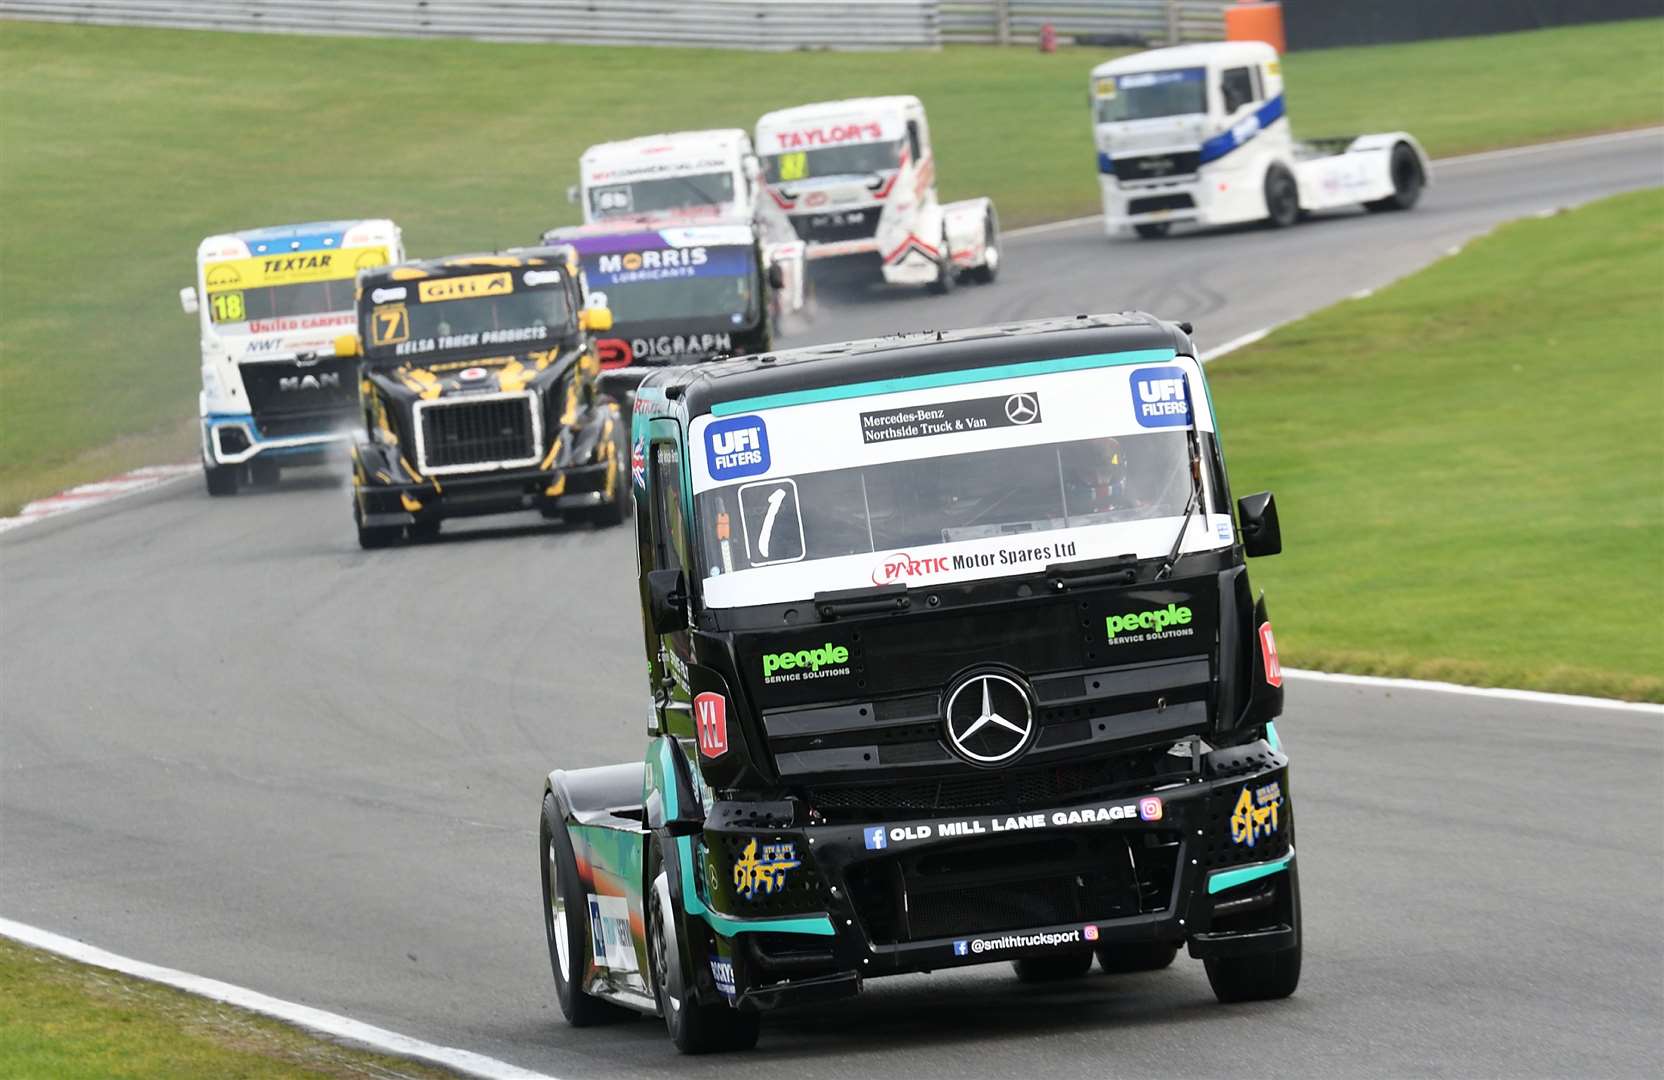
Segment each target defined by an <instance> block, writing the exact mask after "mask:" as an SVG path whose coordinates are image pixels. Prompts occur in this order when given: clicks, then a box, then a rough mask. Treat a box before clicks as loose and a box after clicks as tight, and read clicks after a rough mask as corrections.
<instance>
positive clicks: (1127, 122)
mask: <svg viewBox="0 0 1664 1080" xmlns="http://www.w3.org/2000/svg"><path fill="white" fill-rule="evenodd" d="M1090 93H1091V103H1092V125H1093V133H1094V136H1095V138H1096V142H1097V147H1098V174H1099V175H1098V179H1099V182H1100V184H1101V185H1102V187H1103V198H1104V227H1105V229H1106V230H1107V231H1108V233H1109V235H1110V236H1112V237H1113V236H1120V235H1124V234H1125V233H1126V232H1127V230H1128V229H1129V228H1131V229H1132V230H1133V231H1135V232H1137V233H1138V235H1139V236H1142V237H1145V238H1154V237H1159V236H1165V235H1167V231H1168V229H1169V228H1170V227H1171V226H1172V225H1173V223H1175V222H1180V221H1189V222H1194V223H1196V224H1198V225H1204V226H1207V225H1232V224H1237V223H1241V222H1249V221H1268V222H1270V223H1271V224H1272V225H1274V226H1278V227H1283V226H1288V225H1292V224H1294V223H1295V222H1296V221H1298V220H1299V219H1300V217H1301V215H1302V214H1305V213H1308V212H1311V211H1315V210H1329V209H1334V208H1336V207H1342V206H1355V205H1358V204H1362V205H1363V206H1364V207H1365V208H1366V209H1368V210H1371V211H1381V210H1408V209H1409V208H1410V207H1412V206H1414V205H1415V204H1416V200H1417V199H1419V198H1420V197H1421V190H1422V188H1424V187H1426V186H1427V185H1428V184H1430V183H1431V182H1432V178H1433V170H1432V165H1431V163H1430V162H1429V161H1428V159H1427V155H1426V154H1425V153H1423V152H1422V149H1421V145H1420V144H1419V143H1417V142H1416V140H1415V138H1414V137H1413V136H1411V135H1409V134H1407V133H1405V132H1402V131H1391V132H1386V133H1384V134H1379V135H1358V136H1349V137H1346V138H1331V139H1313V140H1310V141H1306V142H1297V141H1296V140H1295V139H1294V137H1293V136H1292V135H1291V134H1290V133H1289V121H1288V115H1287V111H1286V109H1285V107H1284V102H1283V75H1282V64H1281V62H1280V61H1279V60H1278V58H1277V50H1276V49H1274V48H1272V47H1271V46H1270V45H1267V44H1265V43H1263V42H1258V41H1222V42H1213V43H1210V44H1204V45H1181V46H1178V47H1176V48H1171V49H1154V50H1152V51H1150V52H1142V53H1135V54H1134V55H1132V56H1123V57H1120V58H1118V59H1115V60H1111V61H1108V62H1107V63H1103V64H1099V65H1098V66H1097V67H1095V68H1093V69H1092V80H1091V90H1090Z"/></svg>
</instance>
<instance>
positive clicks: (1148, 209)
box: [1127, 194, 1196, 214]
mask: <svg viewBox="0 0 1664 1080" xmlns="http://www.w3.org/2000/svg"><path fill="white" fill-rule="evenodd" d="M1195 205H1196V200H1195V199H1192V198H1191V197H1190V196H1189V195H1182V194H1181V195H1152V196H1150V197H1149V198H1147V199H1134V200H1132V202H1130V203H1128V204H1127V213H1129V214H1151V213H1154V212H1155V211H1157V210H1189V209H1190V208H1192V207H1193V206H1195Z"/></svg>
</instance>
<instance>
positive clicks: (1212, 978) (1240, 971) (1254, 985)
mask: <svg viewBox="0 0 1664 1080" xmlns="http://www.w3.org/2000/svg"><path fill="white" fill-rule="evenodd" d="M1203 964H1204V965H1205V966H1206V967H1207V970H1208V985H1209V986H1211V987H1213V996H1214V997H1216V998H1218V999H1219V1002H1220V1004H1222V1005H1230V1004H1233V1003H1235V1002H1239V1001H1274V1000H1276V999H1278V998H1286V997H1288V996H1289V995H1290V994H1292V993H1294V988H1295V987H1297V986H1299V985H1300V946H1298V945H1296V946H1295V947H1294V948H1292V949H1284V950H1283V951H1282V952H1274V953H1262V954H1260V955H1259V956H1234V957H1230V958H1228V959H1226V958H1220V959H1214V960H1204V961H1203Z"/></svg>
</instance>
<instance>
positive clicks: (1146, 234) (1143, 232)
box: [1132, 221, 1173, 240]
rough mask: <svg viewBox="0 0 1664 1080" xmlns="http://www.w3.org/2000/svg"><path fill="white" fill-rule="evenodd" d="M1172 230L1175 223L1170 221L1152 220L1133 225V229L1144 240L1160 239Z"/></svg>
mask: <svg viewBox="0 0 1664 1080" xmlns="http://www.w3.org/2000/svg"><path fill="white" fill-rule="evenodd" d="M1172 230H1173V223H1172V222H1170V221H1152V222H1149V223H1148V224H1145V225H1134V226H1133V227H1132V231H1133V232H1135V233H1137V234H1138V235H1139V238H1140V239H1143V240H1160V239H1161V238H1162V237H1164V236H1166V235H1167V234H1168V233H1169V232H1171V231H1172Z"/></svg>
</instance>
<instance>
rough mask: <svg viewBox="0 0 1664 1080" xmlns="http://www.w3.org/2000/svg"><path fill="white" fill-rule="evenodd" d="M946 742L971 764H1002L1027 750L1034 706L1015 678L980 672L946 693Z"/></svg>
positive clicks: (1031, 729)
mask: <svg viewBox="0 0 1664 1080" xmlns="http://www.w3.org/2000/svg"><path fill="white" fill-rule="evenodd" d="M944 711H945V712H946V714H947V715H946V716H945V717H944V719H945V720H946V723H947V736H948V743H949V745H951V746H952V747H953V750H954V752H955V753H957V754H958V755H959V756H960V757H962V758H964V759H965V760H966V761H969V762H971V763H972V764H973V765H1004V764H1005V763H1007V762H1009V761H1011V760H1012V759H1014V758H1016V757H1017V756H1018V755H1019V754H1021V753H1022V752H1023V751H1024V750H1026V749H1028V745H1029V743H1030V742H1031V741H1032V738H1031V737H1032V736H1033V734H1034V707H1033V705H1032V704H1030V702H1029V696H1028V691H1027V690H1025V689H1024V688H1023V685H1022V684H1021V683H1019V682H1018V681H1017V680H1016V679H1013V678H1011V677H1010V676H1008V675H1001V674H997V673H995V672H980V673H978V674H975V675H972V676H970V677H969V678H967V679H965V680H964V681H963V682H961V683H960V684H959V685H958V686H956V687H954V688H953V692H952V693H950V694H949V695H948V704H947V709H946V710H944Z"/></svg>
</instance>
